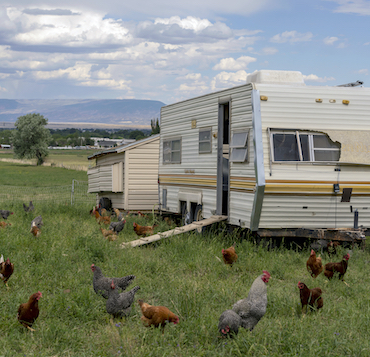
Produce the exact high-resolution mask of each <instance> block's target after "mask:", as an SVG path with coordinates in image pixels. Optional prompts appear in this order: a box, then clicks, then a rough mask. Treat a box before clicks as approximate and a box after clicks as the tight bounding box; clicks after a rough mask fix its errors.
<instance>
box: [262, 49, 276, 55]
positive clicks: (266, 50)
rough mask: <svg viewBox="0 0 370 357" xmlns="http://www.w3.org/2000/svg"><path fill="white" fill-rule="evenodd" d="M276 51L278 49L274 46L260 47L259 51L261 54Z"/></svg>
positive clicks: (272, 53) (270, 53) (271, 53)
mask: <svg viewBox="0 0 370 357" xmlns="http://www.w3.org/2000/svg"><path fill="white" fill-rule="evenodd" d="M277 52H278V49H277V48H275V47H265V48H262V51H261V53H262V54H263V55H274V54H275V53H277Z"/></svg>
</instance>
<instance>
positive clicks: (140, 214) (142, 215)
mask: <svg viewBox="0 0 370 357" xmlns="http://www.w3.org/2000/svg"><path fill="white" fill-rule="evenodd" d="M137 215H138V216H139V217H142V218H146V216H147V215H146V214H144V213H141V212H140V211H137Z"/></svg>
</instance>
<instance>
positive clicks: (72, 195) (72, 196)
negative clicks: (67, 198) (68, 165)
mask: <svg viewBox="0 0 370 357" xmlns="http://www.w3.org/2000/svg"><path fill="white" fill-rule="evenodd" d="M74 193H75V179H73V180H72V191H71V206H73V198H74Z"/></svg>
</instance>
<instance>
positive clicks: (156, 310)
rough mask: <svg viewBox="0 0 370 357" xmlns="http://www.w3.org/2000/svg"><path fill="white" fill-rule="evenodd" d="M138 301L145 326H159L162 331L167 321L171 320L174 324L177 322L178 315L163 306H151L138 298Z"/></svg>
mask: <svg viewBox="0 0 370 357" xmlns="http://www.w3.org/2000/svg"><path fill="white" fill-rule="evenodd" d="M138 303H139V305H140V309H141V312H142V314H143V316H141V321H142V322H143V324H144V325H145V326H146V327H150V326H154V327H158V326H161V328H162V333H163V332H164V327H165V326H166V323H167V322H173V323H174V324H175V325H176V324H177V323H178V322H179V317H178V316H176V315H175V314H174V313H173V312H171V311H170V310H169V309H168V308H167V307H165V306H152V305H149V304H147V303H146V302H144V301H143V300H138Z"/></svg>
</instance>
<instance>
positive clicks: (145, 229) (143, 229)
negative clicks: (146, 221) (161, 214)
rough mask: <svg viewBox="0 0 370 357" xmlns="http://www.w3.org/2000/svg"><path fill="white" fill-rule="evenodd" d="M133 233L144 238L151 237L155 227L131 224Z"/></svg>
mask: <svg viewBox="0 0 370 357" xmlns="http://www.w3.org/2000/svg"><path fill="white" fill-rule="evenodd" d="M133 226H134V231H135V233H136V234H137V235H138V236H139V237H140V236H143V237H145V236H146V235H152V234H154V227H157V225H156V224H153V225H152V226H140V225H139V224H137V223H135V222H134V224H133Z"/></svg>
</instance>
